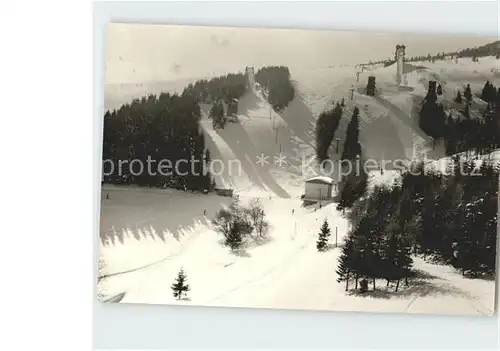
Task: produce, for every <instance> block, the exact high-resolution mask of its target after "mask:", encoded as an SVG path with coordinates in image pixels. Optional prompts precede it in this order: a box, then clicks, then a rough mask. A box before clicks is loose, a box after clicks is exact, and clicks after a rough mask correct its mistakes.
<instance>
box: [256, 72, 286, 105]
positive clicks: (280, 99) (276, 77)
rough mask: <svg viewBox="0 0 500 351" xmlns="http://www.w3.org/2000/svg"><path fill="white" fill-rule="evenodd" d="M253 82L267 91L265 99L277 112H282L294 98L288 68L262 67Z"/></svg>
mask: <svg viewBox="0 0 500 351" xmlns="http://www.w3.org/2000/svg"><path fill="white" fill-rule="evenodd" d="M255 81H256V82H257V83H259V84H260V86H261V87H262V88H263V89H264V90H265V91H267V93H266V95H267V96H266V99H267V101H268V102H269V103H270V104H271V106H272V107H273V109H274V110H275V111H277V112H280V111H282V110H284V109H285V108H286V107H287V106H288V103H289V102H290V101H292V100H293V99H294V97H295V88H294V87H293V84H292V81H291V79H290V70H289V69H288V67H285V66H269V67H263V68H261V69H259V70H258V71H257V73H256V74H255Z"/></svg>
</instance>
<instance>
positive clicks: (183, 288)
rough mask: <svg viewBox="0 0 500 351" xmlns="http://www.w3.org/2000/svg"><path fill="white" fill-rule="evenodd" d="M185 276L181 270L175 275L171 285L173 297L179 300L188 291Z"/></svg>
mask: <svg viewBox="0 0 500 351" xmlns="http://www.w3.org/2000/svg"><path fill="white" fill-rule="evenodd" d="M186 281H187V276H186V274H185V273H184V269H182V268H181V270H180V271H179V273H178V274H177V278H176V280H175V282H174V283H173V284H172V286H171V289H172V291H173V294H174V297H175V298H177V299H178V300H180V299H181V298H182V295H184V296H186V295H187V292H188V291H189V290H190V288H189V284H186Z"/></svg>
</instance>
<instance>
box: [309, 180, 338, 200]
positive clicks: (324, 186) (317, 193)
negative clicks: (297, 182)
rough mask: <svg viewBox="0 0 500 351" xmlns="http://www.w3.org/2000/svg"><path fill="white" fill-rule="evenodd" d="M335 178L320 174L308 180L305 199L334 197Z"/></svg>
mask: <svg viewBox="0 0 500 351" xmlns="http://www.w3.org/2000/svg"><path fill="white" fill-rule="evenodd" d="M333 184H334V180H333V179H332V178H330V177H325V176H318V177H313V178H309V179H307V180H306V190H305V194H304V200H329V199H331V198H332V189H333Z"/></svg>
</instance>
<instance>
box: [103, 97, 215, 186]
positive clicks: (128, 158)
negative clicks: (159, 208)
mask: <svg viewBox="0 0 500 351" xmlns="http://www.w3.org/2000/svg"><path fill="white" fill-rule="evenodd" d="M200 116H201V112H200V106H199V105H198V103H197V102H196V100H194V99H193V98H192V96H190V95H189V94H182V95H181V96H179V95H175V94H174V95H170V94H166V93H162V94H160V95H159V96H156V95H149V96H148V97H143V98H142V99H136V100H133V101H132V103H130V104H125V105H123V106H122V107H120V108H119V109H118V110H113V111H107V112H106V114H105V115H104V135H103V161H106V162H103V174H104V175H103V181H104V182H106V183H113V184H137V185H141V186H151V187H171V188H176V189H184V190H186V189H189V190H199V191H208V190H210V188H211V186H212V184H211V177H210V174H209V173H208V172H207V168H206V167H204V165H207V164H208V163H209V161H210V160H209V158H210V156H209V153H208V151H206V150H205V141H204V136H203V133H202V131H201V129H200V125H199V120H200ZM148 160H149V161H148ZM179 160H187V161H188V162H180V163H177V161H179ZM160 162H162V164H161V165H160ZM120 164H121V165H122V166H121V167H120ZM148 164H149V165H150V166H148ZM160 166H162V168H160ZM176 166H177V169H176ZM148 167H149V169H148Z"/></svg>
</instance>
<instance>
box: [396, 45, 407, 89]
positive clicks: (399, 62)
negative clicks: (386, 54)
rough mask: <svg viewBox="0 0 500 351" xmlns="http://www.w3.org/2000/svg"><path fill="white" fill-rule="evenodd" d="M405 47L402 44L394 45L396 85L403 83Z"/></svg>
mask: <svg viewBox="0 0 500 351" xmlns="http://www.w3.org/2000/svg"><path fill="white" fill-rule="evenodd" d="M405 49H406V46H404V45H396V67H397V75H396V82H397V84H398V85H403V84H404V61H405Z"/></svg>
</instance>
